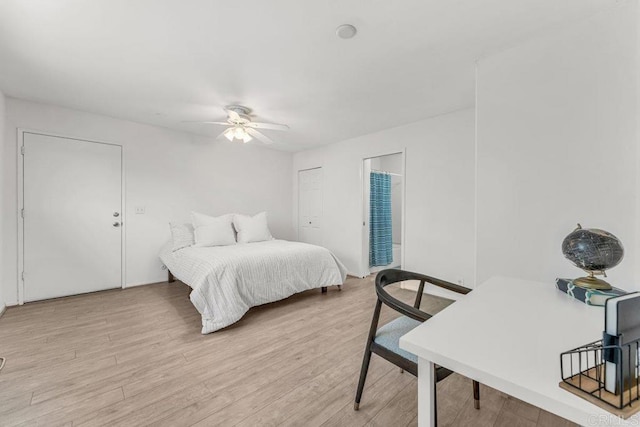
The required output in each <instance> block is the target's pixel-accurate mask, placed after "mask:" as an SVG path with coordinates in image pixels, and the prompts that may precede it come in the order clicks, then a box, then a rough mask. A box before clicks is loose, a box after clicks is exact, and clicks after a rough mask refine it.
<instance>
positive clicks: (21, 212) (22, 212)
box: [20, 208, 24, 219]
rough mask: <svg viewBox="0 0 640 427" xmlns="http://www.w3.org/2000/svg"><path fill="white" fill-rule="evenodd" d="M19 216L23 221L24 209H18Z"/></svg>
mask: <svg viewBox="0 0 640 427" xmlns="http://www.w3.org/2000/svg"><path fill="white" fill-rule="evenodd" d="M20 216H21V217H22V219H24V208H22V209H20Z"/></svg>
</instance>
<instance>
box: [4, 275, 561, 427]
mask: <svg viewBox="0 0 640 427" xmlns="http://www.w3.org/2000/svg"><path fill="white" fill-rule="evenodd" d="M393 293H394V294H396V295H397V296H399V297H400V298H402V299H405V300H407V301H408V300H409V299H411V298H413V297H414V295H415V294H414V293H412V292H410V291H405V290H400V289H394V290H393ZM188 294H189V289H188V288H187V286H185V285H183V284H182V283H179V282H176V283H173V284H170V285H169V284H166V283H161V284H157V285H150V286H144V287H139V288H132V289H127V290H124V291H123V290H114V291H105V292H99V293H95V294H89V295H83V296H77V297H69V298H62V299H58V300H53V301H47V302H41V303H33V304H27V305H25V306H22V307H13V308H9V309H8V310H7V312H6V313H5V315H4V316H3V317H2V318H0V356H5V357H7V363H6V366H5V368H4V370H3V371H2V372H0V425H2V426H13V425H46V426H57V425H66V426H71V425H73V426H81V425H82V426H85V425H87V426H91V425H110V426H115V425H123V426H134V425H150V424H153V425H161V426H191V425H198V426H218V425H219V426H233V425H239V426H256V425H273V426H276V425H277V426H281V425H283V426H286V425H289V426H296V425H305V426H319V425H323V426H361V425H365V424H366V425H378V426H404V425H416V423H417V421H416V416H417V408H416V406H417V395H416V392H417V390H416V389H417V382H416V379H415V378H414V377H412V376H411V375H410V374H407V373H405V374H401V373H400V372H399V369H398V368H396V367H394V366H393V365H391V364H390V363H388V362H386V361H384V360H382V359H380V358H378V357H377V356H375V355H374V356H373V359H372V364H371V368H370V370H369V376H368V378H367V384H366V386H365V391H364V396H363V400H362V404H361V406H360V411H358V412H355V411H354V410H353V397H354V393H355V387H356V381H357V378H358V372H359V369H360V363H361V360H362V351H363V348H364V343H365V338H366V335H367V330H368V327H369V321H370V318H371V315H372V311H373V305H374V301H375V292H374V289H373V284H372V281H371V279H363V280H359V279H349V280H348V282H347V283H346V284H345V285H344V286H343V291H342V292H338V291H337V290H336V289H335V288H330V289H329V292H328V293H327V294H324V295H322V294H321V293H320V292H319V290H318V291H309V292H305V293H302V294H299V295H296V296H294V297H292V298H289V299H287V300H285V301H281V302H278V303H274V304H269V305H266V306H262V307H258V308H255V309H252V310H251V311H250V312H249V313H248V314H247V315H246V316H245V317H244V318H243V319H242V320H241V321H240V322H238V323H237V324H235V325H233V326H231V327H229V328H227V329H225V330H222V331H218V332H216V333H213V334H209V335H204V336H203V335H201V334H200V317H199V315H198V313H197V312H196V310H195V309H194V308H193V306H192V305H191V303H190V302H189V298H188ZM446 305H447V302H446V300H440V299H435V298H434V299H431V298H425V299H424V300H423V309H426V310H427V311H428V310H439V309H441V308H443V307H445V306H446ZM395 316H396V315H395V314H394V313H393V312H391V311H389V310H387V311H383V317H382V322H387V321H388V320H390V319H391V318H393V317H395ZM481 404H482V409H481V410H479V411H476V410H475V409H473V403H472V396H471V382H470V381H469V380H467V379H466V378H463V377H461V376H458V375H452V376H451V377H449V378H447V379H446V380H444V381H442V382H441V383H440V384H438V416H439V421H440V425H452V426H453V425H455V426H509V427H516V426H525V427H526V426H536V425H538V426H569V425H573V424H570V423H568V422H566V421H564V420H562V419H559V418H557V417H555V416H553V415H551V414H549V413H546V412H544V411H541V410H539V409H537V408H535V407H532V406H530V405H527V404H525V403H523V402H520V401H518V400H516V399H512V398H509V397H507V396H505V395H504V394H502V393H499V392H497V391H495V390H492V389H490V388H487V387H484V386H482V388H481Z"/></svg>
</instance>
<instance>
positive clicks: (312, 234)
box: [298, 168, 322, 245]
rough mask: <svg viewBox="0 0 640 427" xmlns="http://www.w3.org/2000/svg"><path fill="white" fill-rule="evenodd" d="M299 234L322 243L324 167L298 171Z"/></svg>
mask: <svg viewBox="0 0 640 427" xmlns="http://www.w3.org/2000/svg"><path fill="white" fill-rule="evenodd" d="M298 191H299V193H298V236H299V239H300V241H301V242H306V243H311V244H314V245H322V168H316V169H308V170H303V171H299V172H298Z"/></svg>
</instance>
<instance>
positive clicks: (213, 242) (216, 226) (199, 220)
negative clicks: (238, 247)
mask: <svg viewBox="0 0 640 427" xmlns="http://www.w3.org/2000/svg"><path fill="white" fill-rule="evenodd" d="M191 221H192V222H193V230H194V234H195V241H196V244H195V246H200V247H202V246H228V245H235V244H236V236H235V234H234V232H233V215H232V214H227V215H222V216H218V217H213V216H209V215H204V214H201V213H197V212H191Z"/></svg>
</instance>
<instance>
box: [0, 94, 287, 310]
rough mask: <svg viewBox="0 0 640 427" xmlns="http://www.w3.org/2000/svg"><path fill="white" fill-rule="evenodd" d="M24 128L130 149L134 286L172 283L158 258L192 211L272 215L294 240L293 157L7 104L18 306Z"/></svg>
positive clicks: (130, 278)
mask: <svg viewBox="0 0 640 427" xmlns="http://www.w3.org/2000/svg"><path fill="white" fill-rule="evenodd" d="M18 127H20V128H27V129H32V130H39V131H44V132H53V133H57V134H63V135H68V136H74V137H78V138H85V139H90V140H91V139H94V140H102V141H107V142H112V143H116V144H122V145H123V149H124V161H125V180H126V184H125V185H126V212H125V217H124V222H125V230H126V284H127V285H130V286H131V285H138V284H144V283H152V282H158V281H163V280H166V272H165V271H163V270H161V263H160V260H159V259H158V251H159V249H160V247H161V246H162V245H163V244H164V242H165V241H166V240H167V239H168V238H169V227H168V222H169V221H185V222H186V221H188V220H189V211H190V210H197V211H201V212H204V213H210V214H216V215H217V214H222V213H226V212H242V213H248V214H251V213H256V212H259V211H263V210H265V211H267V212H268V213H269V221H270V226H271V231H272V233H273V235H274V236H276V237H279V238H292V237H293V229H292V220H291V200H292V195H291V191H292V181H291V176H292V174H291V163H292V155H291V154H290V153H284V152H279V151H275V150H270V149H265V148H262V147H260V146H257V145H252V144H246V145H244V144H231V143H229V142H226V141H224V142H223V141H218V142H216V141H213V140H212V139H210V138H203V137H198V136H194V135H190V134H184V133H179V132H174V131H170V130H167V129H163V128H158V127H153V126H147V125H142V124H137V123H133V122H127V121H122V120H117V119H113V118H109V117H105V116H98V115H94V114H89V113H85V112H80V111H74V110H69V109H64V108H59V107H55V106H50V105H43V104H38V103H33V102H27V101H23V100H17V99H11V98H7V123H6V130H5V133H4V135H5V139H6V142H5V144H4V158H3V159H2V165H1V167H2V171H3V176H4V186H3V188H4V196H3V198H2V202H3V206H2V208H3V209H2V211H3V218H2V232H3V237H4V238H3V239H2V246H3V250H4V254H3V257H2V264H1V265H2V269H3V274H2V277H1V280H2V282H3V284H4V292H5V295H4V298H5V301H6V302H7V303H10V304H14V303H16V301H17V293H16V289H17V273H16V272H17V267H16V266H17V253H16V249H15V248H16V239H17V211H18V207H17V205H16V203H17V201H16V191H17V189H16V158H17V152H16V147H17V143H16V134H17V131H16V129H17V128H18ZM136 206H145V207H146V214H145V215H135V214H134V208H135V207H136Z"/></svg>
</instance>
